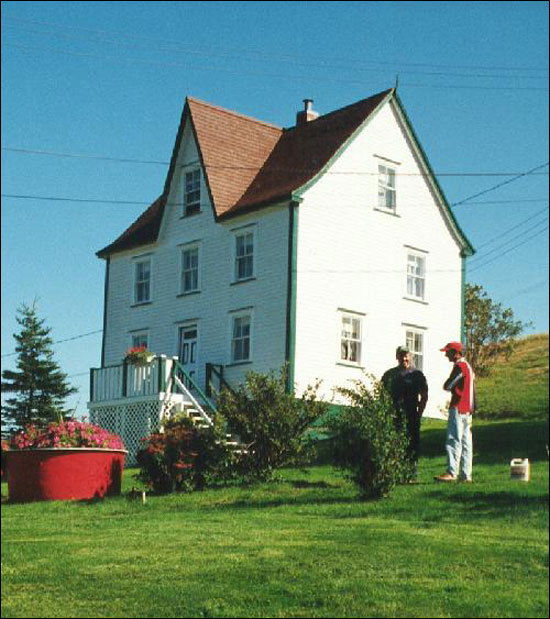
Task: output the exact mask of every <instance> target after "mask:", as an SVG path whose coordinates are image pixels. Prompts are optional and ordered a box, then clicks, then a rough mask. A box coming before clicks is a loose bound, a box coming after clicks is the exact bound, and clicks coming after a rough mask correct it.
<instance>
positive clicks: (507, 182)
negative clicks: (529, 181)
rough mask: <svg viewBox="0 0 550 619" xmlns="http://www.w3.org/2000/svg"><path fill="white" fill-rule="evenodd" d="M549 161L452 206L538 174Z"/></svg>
mask: <svg viewBox="0 0 550 619" xmlns="http://www.w3.org/2000/svg"><path fill="white" fill-rule="evenodd" d="M548 163H549V162H548V161H547V162H546V163H543V164H542V165H539V166H536V167H535V168H532V169H531V170H528V171H527V172H523V173H521V174H518V175H517V176H515V177H514V178H510V179H508V180H507V181H504V182H502V183H499V184H498V185H494V186H493V187H489V188H488V189H484V190H483V191H480V192H478V193H475V194H473V195H471V196H468V197H467V198H464V199H463V200H460V202H454V203H453V204H451V206H460V205H461V204H464V202H467V201H469V200H471V199H472V198H478V197H479V196H482V195H484V194H486V193H489V192H490V191H494V190H495V189H499V188H500V187H503V186H504V185H508V184H509V183H513V182H514V181H517V180H518V179H520V178H523V177H524V176H528V175H530V174H533V172H536V171H537V170H541V169H542V168H546V167H548Z"/></svg>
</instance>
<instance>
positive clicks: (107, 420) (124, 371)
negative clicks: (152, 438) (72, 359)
mask: <svg viewBox="0 0 550 619" xmlns="http://www.w3.org/2000/svg"><path fill="white" fill-rule="evenodd" d="M207 374H208V376H209V382H208V391H209V394H210V397H209V396H207V395H206V394H205V393H204V391H203V390H202V389H201V388H200V387H199V386H198V385H197V384H196V383H195V381H194V380H193V379H192V378H191V377H190V376H189V375H188V374H187V373H186V372H185V370H184V368H183V367H182V366H181V365H180V363H179V362H178V359H177V357H166V356H165V355H160V356H156V357H154V358H153V359H152V360H151V361H149V362H148V363H144V364H139V365H134V364H130V363H126V362H125V363H121V364H119V365H113V366H107V367H102V368H92V369H91V370H90V401H89V402H88V410H89V412H90V421H91V422H92V423H96V424H98V425H100V426H101V427H103V428H105V429H107V430H110V431H111V432H116V433H117V434H119V435H120V436H121V437H122V440H123V442H124V445H125V447H126V449H127V450H128V456H127V458H126V464H127V465H129V466H132V465H135V463H136V454H137V452H138V451H139V449H140V446H141V439H143V438H145V437H146V436H148V435H149V434H151V433H152V432H156V431H158V430H159V428H160V426H161V423H162V420H163V419H166V418H167V417H170V416H172V415H175V414H178V413H185V414H187V415H189V416H190V417H193V418H194V419H195V420H196V421H197V423H202V424H208V425H210V424H211V423H212V421H211V415H212V413H213V412H215V411H216V407H215V404H214V402H213V400H212V397H211V396H212V394H213V393H214V385H215V383H216V380H215V378H216V375H217V374H219V371H218V370H216V369H212V368H208V369H207ZM218 384H221V383H220V381H219V380H218Z"/></svg>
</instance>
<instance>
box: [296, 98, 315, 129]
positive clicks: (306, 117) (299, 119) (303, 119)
mask: <svg viewBox="0 0 550 619" xmlns="http://www.w3.org/2000/svg"><path fill="white" fill-rule="evenodd" d="M316 118H319V113H318V112H316V111H315V110H314V109H313V99H304V109H303V110H302V111H300V112H298V113H297V114H296V125H303V124H305V123H307V122H309V121H310V120H315V119H316Z"/></svg>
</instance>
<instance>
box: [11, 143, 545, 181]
mask: <svg viewBox="0 0 550 619" xmlns="http://www.w3.org/2000/svg"><path fill="white" fill-rule="evenodd" d="M1 150H3V151H6V152H11V153H20V154H27V155H49V156H53V157H68V158H74V159H93V160H99V161H112V162H120V163H140V164H153V165H169V163H170V162H169V161H154V160H146V159H129V158H119V157H108V156H106V155H88V154H78V153H59V152H54V151H48V150H33V149H30V148H12V147H9V146H2V147H1ZM546 165H548V164H546ZM182 167H183V166H182ZM204 167H205V168H206V169H212V170H247V171H255V170H261V169H262V167H263V166H237V165H205V166H204ZM541 167H544V166H541ZM270 169H271V170H273V171H274V172H291V171H292V172H295V171H300V172H311V173H314V172H318V171H319V168H296V167H293V168H285V167H278V168H270ZM379 174H380V173H379V172H378V171H373V172H365V171H361V172H359V171H355V170H345V171H340V172H324V175H337V176H341V175H343V176H347V175H349V176H378V175H379ZM525 174H529V173H528V172H502V171H498V172H438V173H434V176H436V177H442V176H458V177H463V176H471V177H477V176H516V177H518V178H519V177H521V176H524V175H525ZM548 174H549V173H548V172H539V173H538V174H534V173H533V176H548ZM395 176H396V177H408V176H422V177H431V176H432V174H430V173H429V172H399V171H396V173H395Z"/></svg>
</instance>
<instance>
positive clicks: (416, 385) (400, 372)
mask: <svg viewBox="0 0 550 619" xmlns="http://www.w3.org/2000/svg"><path fill="white" fill-rule="evenodd" d="M395 357H396V359H397V366H396V367H394V368H391V369H390V370H388V371H387V372H385V374H384V376H382V384H383V385H384V387H385V388H386V389H387V391H388V392H389V393H390V394H391V396H392V399H393V405H394V408H395V413H396V419H397V423H398V424H399V425H402V424H403V421H404V420H406V422H407V431H408V434H409V449H408V453H409V456H410V458H411V461H412V462H413V465H414V471H415V475H416V469H417V464H418V453H419V447H420V419H421V417H422V413H423V412H424V409H425V408H426V403H427V402H428V382H427V381H426V377H425V376H424V374H423V373H422V372H421V371H420V370H417V369H416V368H415V367H414V365H413V361H412V355H411V351H410V350H409V349H408V348H407V347H406V346H398V347H397V350H396V351H395Z"/></svg>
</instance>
